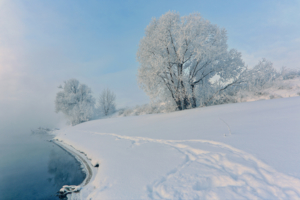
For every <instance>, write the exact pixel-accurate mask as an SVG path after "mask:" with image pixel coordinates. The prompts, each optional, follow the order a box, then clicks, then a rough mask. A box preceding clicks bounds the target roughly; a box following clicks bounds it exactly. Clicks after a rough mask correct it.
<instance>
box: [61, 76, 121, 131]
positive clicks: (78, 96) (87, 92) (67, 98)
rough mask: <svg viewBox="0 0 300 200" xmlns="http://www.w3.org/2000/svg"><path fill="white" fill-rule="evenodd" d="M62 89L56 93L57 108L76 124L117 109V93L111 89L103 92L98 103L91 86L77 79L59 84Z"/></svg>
mask: <svg viewBox="0 0 300 200" xmlns="http://www.w3.org/2000/svg"><path fill="white" fill-rule="evenodd" d="M59 88H60V89H61V91H59V92H58V93H57V94H56V99H55V110H56V112H57V113H58V112H62V113H63V114H64V115H65V116H66V117H67V118H68V119H69V120H70V122H71V124H72V125H76V124H79V123H82V122H86V121H89V120H91V119H93V118H97V117H99V116H101V115H102V116H103V115H104V116H107V115H109V114H111V113H113V112H114V111H115V99H116V96H115V94H114V93H113V92H112V91H110V90H109V89H105V90H103V91H102V92H101V94H100V96H99V99H98V105H97V106H95V104H96V100H95V98H94V97H93V96H92V91H91V88H89V87H88V86H87V85H85V84H81V83H79V81H78V80H76V79H70V80H67V81H65V82H64V85H63V86H59Z"/></svg>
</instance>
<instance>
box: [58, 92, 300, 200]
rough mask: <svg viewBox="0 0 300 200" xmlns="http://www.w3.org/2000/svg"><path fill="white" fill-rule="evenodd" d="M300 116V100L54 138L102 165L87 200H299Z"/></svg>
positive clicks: (113, 122) (99, 126) (102, 126)
mask: <svg viewBox="0 0 300 200" xmlns="http://www.w3.org/2000/svg"><path fill="white" fill-rule="evenodd" d="M299 113H300V97H293V98H286V99H274V100H265V101H256V102H249V103H238V104H227V105H219V106H211V107H205V108H197V109H191V110H185V111H180V112H173V113H166V114H152V115H143V116H130V117H120V118H110V119H102V120H95V121H90V122H86V123H82V124H79V125H76V126H73V127H67V128H65V129H62V130H58V131H56V132H55V134H56V137H55V139H58V140H59V141H62V142H63V143H65V144H68V145H72V146H73V147H74V148H75V149H76V150H78V151H79V152H84V153H85V154H86V155H87V157H88V158H89V159H90V160H89V161H90V163H91V164H92V166H94V165H96V164H101V166H100V168H99V169H98V171H97V173H96V174H95V175H94V176H93V177H94V178H92V179H91V181H90V182H89V183H88V184H87V185H86V186H84V187H83V188H82V190H81V192H80V193H81V198H82V199H92V200H97V199H224V198H226V199H299V197H300V171H299V167H298V166H299V165H300V157H299V156H298V155H299V154H300V146H299V141H300V135H299V134H297V133H299V132H300V124H299V121H300V115H299ZM93 169H94V168H93Z"/></svg>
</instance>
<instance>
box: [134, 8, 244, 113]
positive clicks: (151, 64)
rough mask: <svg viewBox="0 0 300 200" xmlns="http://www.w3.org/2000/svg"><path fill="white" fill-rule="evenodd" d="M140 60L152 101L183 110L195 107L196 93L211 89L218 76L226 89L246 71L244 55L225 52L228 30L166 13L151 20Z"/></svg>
mask: <svg viewBox="0 0 300 200" xmlns="http://www.w3.org/2000/svg"><path fill="white" fill-rule="evenodd" d="M137 60H138V62H139V63H140V68H139V70H138V81H139V83H140V86H141V88H142V89H143V90H144V91H145V92H146V93H147V94H148V95H149V96H150V98H151V99H152V100H154V101H155V100H157V99H159V100H163V101H165V102H170V101H172V102H174V104H175V105H176V107H177V109H179V110H183V109H186V108H189V107H192V108H194V107H196V106H197V93H198V94H199V92H198V91H197V90H200V89H203V88H205V87H206V86H207V85H209V84H210V80H211V78H212V77H216V75H218V76H217V77H219V79H220V81H222V86H223V88H224V89H226V88H227V87H229V86H231V85H234V84H238V83H239V82H240V80H239V76H240V74H241V72H242V71H244V69H245V67H244V63H243V61H242V59H241V54H240V53H239V52H237V51H236V50H230V51H228V50H227V36H226V30H225V29H220V28H219V27H218V26H216V25H213V24H211V23H210V22H209V21H208V20H204V19H203V18H202V17H201V16H200V14H198V13H196V14H191V15H189V16H183V17H180V15H179V14H178V13H176V12H167V13H166V14H164V15H162V16H161V17H160V18H159V19H155V18H154V19H152V21H151V22H150V24H149V25H148V26H147V28H146V30H145V36H144V37H143V38H142V39H141V41H140V44H139V49H138V52H137ZM200 85H201V87H199V86H200ZM203 86H204V87H203Z"/></svg>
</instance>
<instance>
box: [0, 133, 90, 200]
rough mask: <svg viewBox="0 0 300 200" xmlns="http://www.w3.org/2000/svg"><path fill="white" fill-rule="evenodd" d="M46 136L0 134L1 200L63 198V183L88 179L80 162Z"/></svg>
mask: <svg viewBox="0 0 300 200" xmlns="http://www.w3.org/2000/svg"><path fill="white" fill-rule="evenodd" d="M47 139H51V138H49V136H48V137H46V136H36V135H34V136H31V135H29V134H20V135H17V134H15V135H12V136H6V137H3V133H2V136H1V135H0V200H10V199H13V200H15V199H21V200H35V199H38V200H43V199H45V200H52V199H59V198H58V197H57V196H56V192H57V191H58V190H59V189H60V188H61V187H62V186H63V185H79V184H80V183H81V182H82V181H83V180H84V178H85V174H84V173H83V172H82V170H81V168H80V164H79V162H78V161H77V160H76V159H75V158H74V157H72V156H71V155H70V154H69V153H67V152H66V151H64V150H63V149H61V148H60V147H58V146H57V145H55V144H53V143H51V142H47Z"/></svg>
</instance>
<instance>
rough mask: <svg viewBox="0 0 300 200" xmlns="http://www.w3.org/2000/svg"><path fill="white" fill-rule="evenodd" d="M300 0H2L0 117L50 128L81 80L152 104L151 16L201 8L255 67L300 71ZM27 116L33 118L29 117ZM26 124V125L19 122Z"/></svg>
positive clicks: (128, 101)
mask: <svg viewBox="0 0 300 200" xmlns="http://www.w3.org/2000/svg"><path fill="white" fill-rule="evenodd" d="M299 10H300V0H290V1H278V0H272V1H271V0H264V1H258V0H253V1H249V0H247V1H246V0H231V1H223V0H212V1H201V0H198V1H196V0H185V1H183V0H182V1H178V0H151V1H134V0H132V1H121V0H120V1H96V0H86V1H79V0H45V1H40V0H0V109H1V114H0V120H1V121H2V122H4V121H5V123H6V124H8V125H10V126H12V125H14V124H18V123H22V124H26V125H28V126H29V125H30V126H33V127H34V126H39V125H41V126H52V125H53V124H57V123H59V122H60V121H61V119H62V116H61V115H57V114H55V113H54V99H55V94H56V92H57V91H58V89H57V86H58V85H59V84H61V83H63V81H64V80H67V79H70V78H77V79H78V80H79V81H80V82H82V83H86V84H87V85H88V86H90V87H91V88H92V91H93V93H94V95H95V97H97V96H98V95H99V93H100V92H101V90H102V89H104V88H106V87H109V88H111V89H112V90H113V91H115V93H116V95H117V105H118V107H126V106H134V105H137V104H144V103H147V102H148V101H149V99H148V97H147V96H146V95H145V94H144V92H143V91H142V90H140V89H139V88H138V85H137V81H136V73H137V69H138V66H139V65H138V63H137V62H136V51H137V48H138V44H139V41H140V39H141V38H142V37H143V35H144V29H145V28H146V26H147V25H148V24H149V22H150V21H151V19H152V18H153V17H156V18H159V17H160V16H161V15H163V14H164V13H166V12H167V11H177V12H179V13H180V14H181V15H182V16H183V15H188V14H190V13H194V12H199V13H200V14H201V15H202V17H204V18H205V19H208V20H210V21H211V23H213V24H217V25H219V26H220V27H223V28H225V29H227V32H228V44H229V48H236V49H237V50H239V51H241V52H242V54H243V59H244V61H245V62H246V64H248V66H249V67H252V66H254V65H255V64H256V63H257V62H258V60H259V59H261V58H263V57H264V58H266V59H268V60H270V61H272V62H273V63H274V66H275V67H276V68H278V69H279V68H280V67H282V66H287V67H290V68H300V65H299V63H300V23H299V22H300V12H299ZM24 116H27V117H24ZM21 121H22V122H21Z"/></svg>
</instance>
